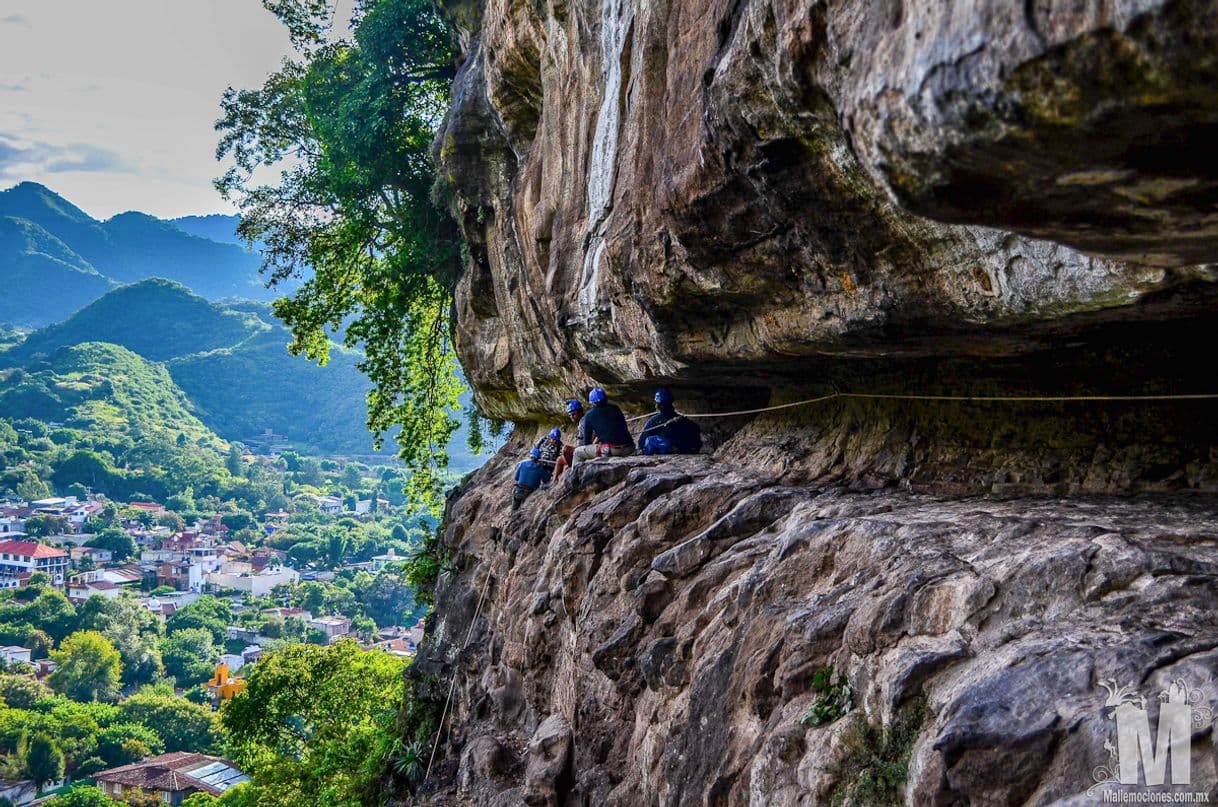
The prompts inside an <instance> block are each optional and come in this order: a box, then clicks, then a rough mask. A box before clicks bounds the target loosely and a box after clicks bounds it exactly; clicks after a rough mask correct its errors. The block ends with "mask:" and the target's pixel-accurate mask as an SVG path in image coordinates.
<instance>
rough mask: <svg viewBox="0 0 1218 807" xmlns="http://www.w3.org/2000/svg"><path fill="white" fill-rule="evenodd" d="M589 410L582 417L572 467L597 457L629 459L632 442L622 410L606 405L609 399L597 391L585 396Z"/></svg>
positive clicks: (603, 393) (603, 392) (599, 389)
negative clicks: (581, 426) (577, 445)
mask: <svg viewBox="0 0 1218 807" xmlns="http://www.w3.org/2000/svg"><path fill="white" fill-rule="evenodd" d="M588 403H590V404H592V408H591V409H590V410H589V411H588V413H587V414H586V415H584V420H583V426H584V428H583V432H582V433H581V434H580V445H579V447H578V448H576V449H575V452H574V454H573V458H574V461H575V464H576V465H579V464H580V463H581V462H584V461H586V460H590V459H595V458H597V457H629V456H630V455H631V454H633V453H634V438H633V437H631V436H630V427H629V426H628V425H626V416H625V415H623V414H622V410H621V409H618V408H617V407H616V406H615V405H613V404H611V403H609V396H608V395H607V394H606V393H605V391H604V390H603V389H601V388H600V387H597V388H596V389H594V390H592V392H590V393H589V394H588Z"/></svg>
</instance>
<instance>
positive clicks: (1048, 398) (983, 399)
mask: <svg viewBox="0 0 1218 807" xmlns="http://www.w3.org/2000/svg"><path fill="white" fill-rule="evenodd" d="M835 398H854V399H865V400H889V401H955V402H961V403H992V402H1017V403H1068V402H1070V401H1208V400H1215V399H1218V393H1208V392H1207V393H1183V394H1178V395H1167V394H1163V395H918V394H912V393H881V392H831V393H829V394H828V395H819V396H817V397H815V398H805V399H804V400H802V401H792V402H791V403H785V404H776V405H774V406H762V407H758V408H757V409H738V410H736V411H734V412H707V413H704V414H683V413H682V416H683V417H687V418H691V419H692V418H726V417H739V416H740V415H758V414H761V413H762V412H775V411H777V410H779V409H793V408H795V407H797V406H809V405H811V404H816V403H822V402H824V401H831V400H833V399H835ZM653 414H654V413H649V414H646V415H639V416H637V417H632V418H628V420H630V421H632V422H633V421H636V420H643V419H644V418H649V417H651V416H652V415H653Z"/></svg>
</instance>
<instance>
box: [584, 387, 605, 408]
mask: <svg viewBox="0 0 1218 807" xmlns="http://www.w3.org/2000/svg"><path fill="white" fill-rule="evenodd" d="M607 400H609V396H608V395H606V394H605V391H604V390H603V389H601V388H600V387H597V388H596V389H594V390H592V392H589V393H588V403H590V404H593V405H595V404H601V403H604V402H605V401H607Z"/></svg>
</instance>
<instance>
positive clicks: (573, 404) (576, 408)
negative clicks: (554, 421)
mask: <svg viewBox="0 0 1218 807" xmlns="http://www.w3.org/2000/svg"><path fill="white" fill-rule="evenodd" d="M582 411H584V405H583V404H582V403H580V402H579V401H577V400H575V399H574V398H572V399H571V400H569V401H567V414H568V415H573V414H575V413H576V412H582Z"/></svg>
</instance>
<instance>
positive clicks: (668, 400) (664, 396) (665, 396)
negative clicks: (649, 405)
mask: <svg viewBox="0 0 1218 807" xmlns="http://www.w3.org/2000/svg"><path fill="white" fill-rule="evenodd" d="M672 401H673V397H672V392H671V391H670V390H669V389H668V387H660V388H659V389H658V390H656V404H658V405H659V406H672Z"/></svg>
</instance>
